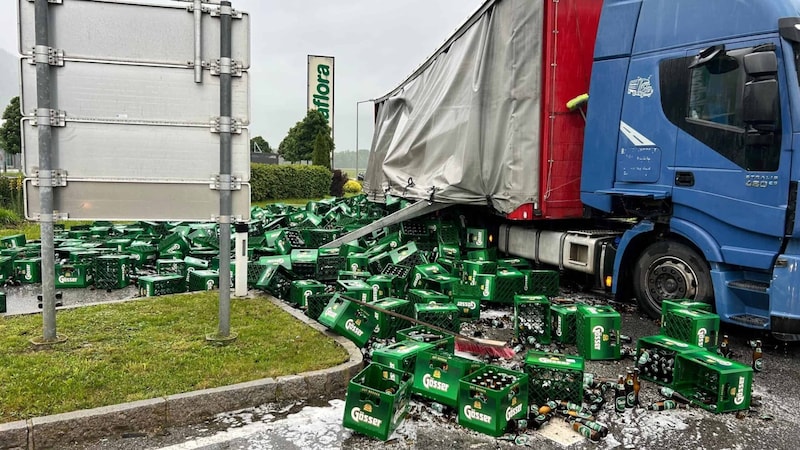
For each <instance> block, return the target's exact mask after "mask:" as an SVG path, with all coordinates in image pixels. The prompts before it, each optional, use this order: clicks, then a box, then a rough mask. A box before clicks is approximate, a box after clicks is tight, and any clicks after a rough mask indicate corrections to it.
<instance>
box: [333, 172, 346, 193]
mask: <svg viewBox="0 0 800 450" xmlns="http://www.w3.org/2000/svg"><path fill="white" fill-rule="evenodd" d="M345 183H347V173H345V172H342V171H341V170H339V169H336V170H334V171H333V177H332V179H331V186H330V187H331V191H330V193H331V195H332V196H334V197H343V196H344V184H345Z"/></svg>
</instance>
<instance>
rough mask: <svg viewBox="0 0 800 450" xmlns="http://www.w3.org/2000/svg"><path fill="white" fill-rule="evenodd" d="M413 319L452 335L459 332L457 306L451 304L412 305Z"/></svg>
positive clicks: (459, 321) (459, 324) (459, 320)
mask: <svg viewBox="0 0 800 450" xmlns="http://www.w3.org/2000/svg"><path fill="white" fill-rule="evenodd" d="M414 318H415V319H417V320H419V321H421V322H425V323H429V324H431V325H434V326H437V327H439V328H442V329H445V330H447V331H451V332H453V333H459V332H460V330H461V319H460V314H459V311H458V306H456V305H454V304H452V303H424V304H423V303H417V304H415V305H414Z"/></svg>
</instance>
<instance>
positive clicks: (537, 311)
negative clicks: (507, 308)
mask: <svg viewBox="0 0 800 450" xmlns="http://www.w3.org/2000/svg"><path fill="white" fill-rule="evenodd" d="M514 337H516V338H517V339H518V340H519V341H520V342H523V343H528V344H532V342H530V341H531V339H533V340H535V342H538V343H540V344H549V343H550V300H548V299H547V297H545V296H544V295H515V296H514Z"/></svg>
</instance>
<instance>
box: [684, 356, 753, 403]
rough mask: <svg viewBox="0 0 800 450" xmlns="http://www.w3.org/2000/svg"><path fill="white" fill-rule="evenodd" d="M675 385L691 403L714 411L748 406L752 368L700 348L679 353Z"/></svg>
mask: <svg viewBox="0 0 800 450" xmlns="http://www.w3.org/2000/svg"><path fill="white" fill-rule="evenodd" d="M673 384H674V388H675V390H676V391H677V392H680V393H681V394H683V395H684V396H685V397H687V398H688V399H690V400H691V401H692V403H693V404H695V405H697V406H700V407H701V408H703V409H705V410H708V411H711V412H713V413H724V412H730V411H740V410H746V409H748V408H749V407H750V399H751V394H752V384H753V368H752V367H750V366H746V365H744V364H742V363H739V362H737V361H731V360H729V359H726V358H723V357H721V356H719V355H717V354H715V353H711V352H709V351H706V350H701V351H698V352H693V353H683V354H678V355H677V357H676V363H675V380H674V383H673Z"/></svg>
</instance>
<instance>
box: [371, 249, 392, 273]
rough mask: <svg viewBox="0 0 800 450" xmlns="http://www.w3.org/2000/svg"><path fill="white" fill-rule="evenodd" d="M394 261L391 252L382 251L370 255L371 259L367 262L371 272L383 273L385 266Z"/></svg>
mask: <svg viewBox="0 0 800 450" xmlns="http://www.w3.org/2000/svg"><path fill="white" fill-rule="evenodd" d="M391 263H392V258H391V257H390V256H389V252H382V253H378V254H375V255H370V256H369V261H368V262H367V270H368V271H369V272H370V273H378V274H379V273H381V272H382V271H383V268H384V267H386V266H388V265H389V264H391Z"/></svg>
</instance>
